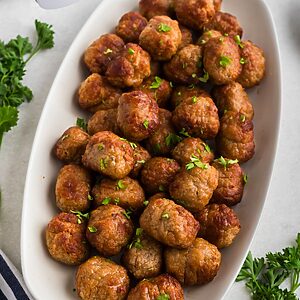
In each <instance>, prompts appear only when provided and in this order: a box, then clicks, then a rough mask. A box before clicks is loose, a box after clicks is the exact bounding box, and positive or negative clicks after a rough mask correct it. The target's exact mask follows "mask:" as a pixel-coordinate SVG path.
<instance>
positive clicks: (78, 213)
mask: <svg viewBox="0 0 300 300" xmlns="http://www.w3.org/2000/svg"><path fill="white" fill-rule="evenodd" d="M70 212H71V213H72V214H74V215H76V217H77V223H78V224H81V223H82V221H83V218H85V219H88V218H89V217H90V215H89V213H86V214H83V213H82V212H81V211H79V210H70Z"/></svg>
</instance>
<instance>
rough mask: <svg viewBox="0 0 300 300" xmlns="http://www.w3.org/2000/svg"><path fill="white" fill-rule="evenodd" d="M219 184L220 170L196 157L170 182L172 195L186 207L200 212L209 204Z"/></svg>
mask: <svg viewBox="0 0 300 300" xmlns="http://www.w3.org/2000/svg"><path fill="white" fill-rule="evenodd" d="M217 186H218V171H217V170H216V169H215V168H214V167H212V166H210V165H209V164H204V163H202V162H200V160H199V159H197V158H196V157H194V158H193V157H192V158H191V163H189V164H187V165H186V169H183V170H182V171H181V172H179V173H178V174H177V175H176V176H175V179H174V181H173V182H172V183H171V184H170V187H169V192H170V195H171V197H172V198H173V199H174V200H175V201H176V202H177V203H179V204H181V205H182V206H183V207H185V208H186V209H188V210H190V211H192V212H198V211H200V210H202V209H203V208H204V206H205V205H207V204H208V202H209V200H210V199H211V197H212V195H213V192H214V190H215V189H216V188H217Z"/></svg>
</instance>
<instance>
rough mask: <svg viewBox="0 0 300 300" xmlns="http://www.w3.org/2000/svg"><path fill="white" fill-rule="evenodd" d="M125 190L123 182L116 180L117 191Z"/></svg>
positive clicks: (125, 186)
mask: <svg viewBox="0 0 300 300" xmlns="http://www.w3.org/2000/svg"><path fill="white" fill-rule="evenodd" d="M126 188H127V185H125V184H124V182H123V180H122V179H120V180H118V182H117V187H116V189H117V190H125V189H126Z"/></svg>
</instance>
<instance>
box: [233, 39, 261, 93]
mask: <svg viewBox="0 0 300 300" xmlns="http://www.w3.org/2000/svg"><path fill="white" fill-rule="evenodd" d="M242 47H243V48H242V49H241V57H242V60H241V62H242V63H243V64H242V66H243V67H242V73H241V75H240V76H239V78H238V82H239V83H240V84H241V85H242V86H243V87H244V88H250V87H253V86H255V85H257V84H259V83H260V82H261V80H262V79H263V77H264V75H265V69H266V59H265V56H264V52H263V50H262V49H261V48H259V47H258V46H256V45H255V44H253V43H252V42H251V41H244V42H243V43H242Z"/></svg>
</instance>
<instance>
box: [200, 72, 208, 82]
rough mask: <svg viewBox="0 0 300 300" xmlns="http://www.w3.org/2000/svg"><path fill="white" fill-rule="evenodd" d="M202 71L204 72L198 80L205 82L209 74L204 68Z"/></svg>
mask: <svg viewBox="0 0 300 300" xmlns="http://www.w3.org/2000/svg"><path fill="white" fill-rule="evenodd" d="M203 72H204V74H203V76H202V77H199V80H200V81H201V82H203V83H206V82H207V81H208V79H209V74H208V73H207V71H206V70H204V69H203Z"/></svg>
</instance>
